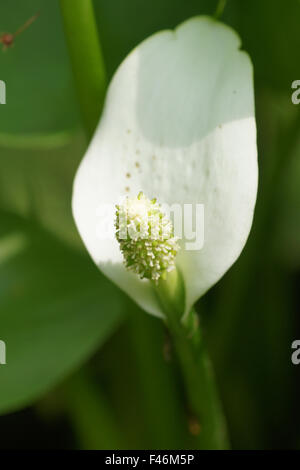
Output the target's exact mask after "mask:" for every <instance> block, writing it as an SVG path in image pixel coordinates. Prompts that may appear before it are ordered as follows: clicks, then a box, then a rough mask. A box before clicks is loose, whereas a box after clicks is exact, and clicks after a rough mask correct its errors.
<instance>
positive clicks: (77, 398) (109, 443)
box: [65, 371, 124, 450]
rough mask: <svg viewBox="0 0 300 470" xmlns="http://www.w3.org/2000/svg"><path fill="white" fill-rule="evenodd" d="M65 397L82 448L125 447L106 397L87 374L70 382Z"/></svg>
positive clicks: (73, 378)
mask: <svg viewBox="0 0 300 470" xmlns="http://www.w3.org/2000/svg"><path fill="white" fill-rule="evenodd" d="M65 394H66V398H67V411H68V415H69V419H70V421H71V422H72V425H73V428H74V431H75V434H76V436H77V440H78V443H79V445H80V448H81V449H83V450H98V449H112V448H113V449H119V448H122V447H123V448H124V446H123V445H122V437H121V435H120V433H119V429H118V423H117V421H116V419H115V417H114V416H113V413H112V412H111V410H110V407H109V406H108V404H107V403H106V398H105V397H104V396H103V394H102V393H101V390H100V389H99V387H97V386H96V385H95V384H94V383H93V382H92V381H91V379H90V378H89V376H88V374H87V372H86V371H85V372H83V371H80V372H78V373H77V374H76V375H74V376H73V377H72V378H71V379H70V380H69V381H68V382H67V384H66V389H65Z"/></svg>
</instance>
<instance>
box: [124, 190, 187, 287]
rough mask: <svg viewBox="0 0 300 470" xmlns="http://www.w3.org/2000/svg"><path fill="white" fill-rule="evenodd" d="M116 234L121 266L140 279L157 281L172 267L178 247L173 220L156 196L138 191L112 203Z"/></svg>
mask: <svg viewBox="0 0 300 470" xmlns="http://www.w3.org/2000/svg"><path fill="white" fill-rule="evenodd" d="M115 227H116V238H117V240H118V242H119V244H120V249H121V252H122V254H123V257H124V263H125V266H126V267H127V268H128V269H130V270H131V271H133V272H135V273H136V274H138V275H139V276H140V277H141V278H142V279H143V278H146V279H150V280H152V281H156V282H157V281H158V280H159V279H160V278H164V277H165V276H166V274H167V273H168V272H170V271H172V270H173V269H174V267H175V257H176V255H177V252H178V250H179V246H178V243H177V238H176V237H174V231H173V224H172V222H171V221H170V220H169V218H168V217H167V216H166V215H165V214H164V213H163V212H162V210H161V207H160V205H159V204H158V203H157V202H156V199H152V200H150V199H148V198H147V197H146V196H145V195H144V194H143V193H142V192H140V193H139V195H138V196H137V197H135V198H128V197H127V198H125V199H124V201H123V203H122V204H120V205H117V206H116V222H115Z"/></svg>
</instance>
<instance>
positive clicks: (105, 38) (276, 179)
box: [0, 0, 300, 449]
mask: <svg viewBox="0 0 300 470" xmlns="http://www.w3.org/2000/svg"><path fill="white" fill-rule="evenodd" d="M216 3H217V2H215V1H212V0H210V1H209V0H202V1H201V0H190V1H189V2H185V1H182V0H152V1H151V2H141V1H140V0H128V1H126V2H124V1H123V0H110V1H109V2H107V1H105V0H95V1H94V5H95V10H96V15H97V22H98V26H99V32H100V37H101V41H102V47H103V51H104V56H105V62H106V67H107V71H108V76H109V78H110V77H111V76H112V74H113V73H114V71H115V70H116V68H117V66H118V65H119V64H120V62H121V61H122V60H123V59H124V57H125V56H126V54H128V52H129V51H130V50H131V49H132V48H133V47H134V46H135V45H136V44H138V43H139V42H140V41H141V40H143V39H144V38H145V37H147V36H149V35H150V34H152V33H154V32H156V31H158V30H160V29H164V28H173V27H175V26H176V25H177V24H178V23H180V22H181V21H183V20H185V19H187V18H189V17H190V16H193V15H196V14H213V12H214V11H215V7H216ZM38 11H39V12H40V16H39V18H38V19H37V21H36V22H35V23H34V24H32V26H31V27H30V28H29V29H28V30H27V31H26V32H24V33H23V34H22V35H20V36H19V37H17V38H16V42H15V45H14V47H13V48H11V49H10V50H8V51H6V52H2V51H0V79H2V80H5V82H6V83H7V105H5V106H0V220H1V224H0V338H1V339H3V340H5V341H6V343H7V345H8V363H9V366H4V367H2V366H0V412H1V413H2V416H1V417H0V447H1V448H16V447H27V448H37V447H42V448H45V447H52V448H53V447H62V448H72V447H79V448H88V447H98V448H105V447H106V448H107V447H110V448H114V447H120V448H128V447H129V448H139V447H140V448H145V447H146V448H149V447H153V448H168V447H178V448H182V447H184V446H187V447H189V446H193V437H192V435H191V433H190V432H189V431H192V432H193V431H195V426H194V424H195V423H193V418H192V417H191V416H189V415H188V410H186V408H185V403H184V400H183V394H182V390H181V387H180V381H179V379H178V371H177V369H176V366H175V364H174V361H173V359H172V351H170V348H169V342H168V338H166V337H165V332H164V331H163V327H162V325H161V324H160V322H159V321H157V320H156V319H153V318H151V317H149V316H147V315H145V314H143V313H142V312H141V311H139V310H138V308H137V307H135V306H134V305H133V304H132V303H131V302H130V301H129V300H128V299H127V298H126V297H125V296H124V295H123V294H121V293H120V292H119V291H118V289H117V288H116V287H114V286H113V285H112V284H111V283H109V282H108V281H107V280H106V279H104V278H103V277H102V276H101V275H100V274H99V272H98V271H97V269H96V268H95V267H94V266H93V264H92V262H91V261H90V259H89V257H88V255H87V253H86V252H85V250H84V248H83V246H82V244H81V241H80V240H79V237H78V235H77V232H76V229H75V227H74V224H73V221H72V216H71V208H70V199H71V190H72V181H73V177H74V174H75V171H76V168H77V166H78V163H79V161H80V159H81V158H82V155H83V152H84V149H85V146H86V142H85V139H84V135H83V130H82V125H81V121H80V115H79V110H78V105H77V99H76V94H75V91H74V85H73V78H72V71H71V68H70V63H69V58H68V54H67V49H66V45H65V39H64V34H63V29H62V21H61V17H60V10H59V4H58V1H57V0H53V1H51V2H50V1H49V0H27V1H26V2H24V1H23V0H10V1H9V2H1V5H0V30H2V31H9V32H13V31H16V30H17V29H18V28H19V27H20V26H21V25H22V24H23V23H24V22H25V21H26V20H27V19H28V18H29V17H31V16H32V15H33V14H35V13H36V12H38ZM299 19H300V2H299V1H297V0H285V1H283V0H273V1H272V0H251V1H249V0H248V1H241V0H228V2H227V6H226V9H225V11H224V14H223V17H222V20H223V21H224V22H226V23H228V24H229V25H231V26H233V27H234V28H235V29H236V30H237V31H238V33H239V34H240V36H241V38H242V43H243V48H244V49H245V50H247V51H248V52H249V54H250V56H251V58H252V61H253V64H254V71H255V94H256V110H257V126H258V149H259V165H260V187H259V194H258V203H257V210H256V215H255V222H254V226H253V229H252V233H251V235H250V239H249V242H248V244H247V247H246V249H245V251H244V252H243V254H242V256H241V257H240V259H239V260H238V262H237V263H236V264H235V266H234V267H233V268H232V269H231V270H230V271H229V272H228V274H227V275H226V276H225V277H224V279H223V280H222V281H221V282H220V283H219V284H218V285H217V286H216V287H215V288H213V289H212V290H211V291H210V292H209V293H208V294H207V295H206V296H205V297H204V298H203V299H202V300H201V301H200V302H199V305H198V306H197V307H198V309H199V312H200V313H201V315H202V321H203V325H204V329H205V334H206V340H207V342H208V345H209V349H210V353H211V356H212V358H213V362H214V367H215V371H216V376H217V381H218V384H219V387H220V389H221V394H222V397H223V402H224V408H225V413H226V416H227V419H228V424H229V430H230V435H231V438H232V446H233V448H257V449H261V448H299V446H300V424H299V423H300V404H299V400H298V397H299V392H300V368H299V369H297V367H296V366H293V365H292V364H291V360H290V355H291V343H292V341H293V340H294V339H299V338H300V320H299V315H298V314H299V303H300V298H299V290H298V287H299V278H300V243H299V238H300V215H299V207H300V184H299V182H300V142H299V140H300V139H299V125H300V108H298V107H297V106H295V105H293V104H292V102H291V83H292V81H294V80H296V79H299V78H300V77H299V75H300V66H299V63H298V60H297V57H298V54H299V45H300V44H299V43H300V37H299V32H298V31H299V26H298V25H299ZM87 359H89V360H88V362H86V360H87ZM84 363H85V366H84V367H82V366H83V364H84ZM299 367H300V366H299ZM74 374H75V375H74ZM24 407H25V408H24ZM25 428H26V429H27V431H26V436H24V432H23V430H24V429H25Z"/></svg>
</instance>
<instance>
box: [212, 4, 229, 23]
mask: <svg viewBox="0 0 300 470" xmlns="http://www.w3.org/2000/svg"><path fill="white" fill-rule="evenodd" d="M226 3H227V0H219V2H218V5H217V8H216V11H215V14H214V17H215V18H216V19H219V18H221V16H222V15H223V11H224V9H225V7H226Z"/></svg>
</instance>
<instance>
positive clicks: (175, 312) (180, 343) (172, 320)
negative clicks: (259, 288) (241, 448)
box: [155, 270, 228, 449]
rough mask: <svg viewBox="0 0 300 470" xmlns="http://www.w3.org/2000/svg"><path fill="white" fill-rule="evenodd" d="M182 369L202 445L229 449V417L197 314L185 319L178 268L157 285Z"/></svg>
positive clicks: (206, 447) (204, 447) (210, 447)
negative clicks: (225, 415) (223, 409)
mask: <svg viewBox="0 0 300 470" xmlns="http://www.w3.org/2000/svg"><path fill="white" fill-rule="evenodd" d="M155 289H156V292H157V294H158V297H159V298H160V301H161V304H162V306H163V309H164V312H165V315H166V323H167V326H168V328H169V330H170V334H171V337H172V338H173V341H174V345H175V349H176V352H177V356H178V359H179V363H180V366H181V370H182V376H183V379H184V383H185V388H186V394H187V398H188V401H189V406H190V411H191V412H192V414H193V415H194V416H195V417H196V418H197V420H198V424H199V430H200V432H199V440H198V445H199V447H200V448H201V449H227V448H228V440H227V433H226V426H225V420H224V417H223V413H222V409H221V404H220V401H219V397H218V394H217V390H216V386H215V380H214V376H213V373H212V368H211V364H210V361H209V359H208V356H207V353H206V350H205V346H204V342H203V339H202V335H201V332H200V326H199V321H198V317H197V314H196V313H195V311H194V310H192V311H191V312H190V314H189V315H188V316H187V317H186V318H185V319H184V321H183V319H182V311H183V310H182V305H183V298H184V297H183V282H182V280H181V276H180V273H179V272H178V271H177V270H174V271H172V272H171V273H169V275H168V276H167V279H166V280H163V281H160V283H159V285H158V286H156V287H155Z"/></svg>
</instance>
